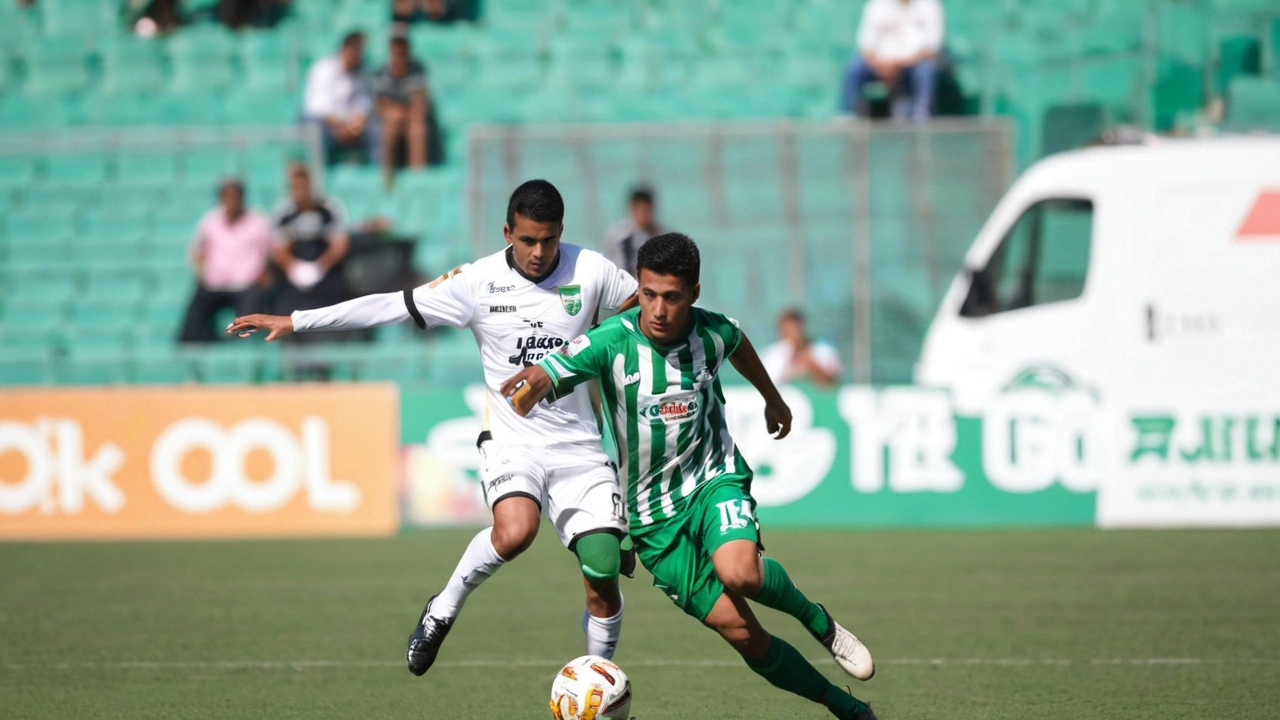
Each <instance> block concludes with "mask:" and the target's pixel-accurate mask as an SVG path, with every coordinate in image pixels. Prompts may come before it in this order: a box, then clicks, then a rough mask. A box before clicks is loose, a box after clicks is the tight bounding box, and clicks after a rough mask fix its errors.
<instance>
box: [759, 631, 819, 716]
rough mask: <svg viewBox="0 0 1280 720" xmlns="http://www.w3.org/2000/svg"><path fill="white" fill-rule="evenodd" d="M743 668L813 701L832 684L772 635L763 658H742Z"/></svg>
mask: <svg viewBox="0 0 1280 720" xmlns="http://www.w3.org/2000/svg"><path fill="white" fill-rule="evenodd" d="M742 659H743V660H745V661H746V662H747V667H749V668H751V670H752V671H754V672H755V674H757V675H759V676H760V677H762V678H764V679H765V680H768V681H769V684H771V685H773V686H774V687H777V688H782V689H783V690H786V691H787V692H793V693H795V694H796V695H799V696H800V697H802V698H807V699H809V700H812V701H813V702H816V703H820V702H824V701H825V700H826V698H827V692H828V691H829V690H830V689H831V688H832V687H834V686H832V684H831V681H829V680H827V678H826V677H825V676H824V675H823V674H822V673H820V672H818V669H817V668H815V667H814V666H812V665H810V664H809V661H808V660H805V659H804V656H803V655H801V654H800V653H799V652H798V651H797V650H796V649H795V648H793V647H791V645H790V644H789V643H787V641H786V640H783V639H782V638H780V637H774V638H773V639H772V641H771V642H770V643H769V649H768V650H767V651H765V654H764V657H762V658H759V659H753V658H749V657H745V656H744V657H743V658H742Z"/></svg>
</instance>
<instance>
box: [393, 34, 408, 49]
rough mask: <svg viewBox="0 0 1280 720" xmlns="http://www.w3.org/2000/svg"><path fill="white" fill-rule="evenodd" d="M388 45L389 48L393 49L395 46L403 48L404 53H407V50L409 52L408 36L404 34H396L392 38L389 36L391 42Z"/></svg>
mask: <svg viewBox="0 0 1280 720" xmlns="http://www.w3.org/2000/svg"><path fill="white" fill-rule="evenodd" d="M388 47H390V48H391V49H393V50H394V49H395V48H397V47H401V48H404V51H405V54H408V52H409V38H407V37H405V36H403V35H396V36H395V37H392V38H391V44H390V45H389V46H388Z"/></svg>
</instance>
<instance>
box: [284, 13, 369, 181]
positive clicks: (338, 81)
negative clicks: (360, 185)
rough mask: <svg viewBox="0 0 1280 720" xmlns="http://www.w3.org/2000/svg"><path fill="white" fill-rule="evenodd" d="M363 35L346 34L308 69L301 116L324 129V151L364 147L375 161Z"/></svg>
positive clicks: (355, 33) (356, 33) (357, 33)
mask: <svg viewBox="0 0 1280 720" xmlns="http://www.w3.org/2000/svg"><path fill="white" fill-rule="evenodd" d="M363 62H364V35H363V34H361V33H359V32H351V33H347V35H346V36H345V37H343V38H342V48H341V49H340V50H339V51H338V53H337V54H336V55H330V56H328V57H322V58H319V59H317V60H316V61H315V62H314V63H312V64H311V69H310V70H308V71H307V88H306V94H305V95H304V96H303V103H302V118H303V119H304V120H307V121H310V122H315V123H319V124H320V126H321V127H322V128H323V129H324V136H325V145H326V151H328V149H329V148H330V147H335V146H336V147H337V148H344V149H345V148H353V147H354V148H363V149H364V150H365V151H366V152H367V153H368V155H369V162H371V163H376V162H377V161H378V150H379V143H378V138H377V133H376V132H374V130H375V128H374V127H373V125H374V123H372V122H370V120H371V117H370V115H371V113H372V111H373V98H372V96H371V95H370V94H369V87H368V85H367V83H366V82H365V78H364V75H363V74H362V73H361V65H362V64H363Z"/></svg>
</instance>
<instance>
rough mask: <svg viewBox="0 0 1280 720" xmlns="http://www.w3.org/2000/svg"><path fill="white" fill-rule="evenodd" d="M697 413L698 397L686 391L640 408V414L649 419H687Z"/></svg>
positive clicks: (671, 420) (665, 420)
mask: <svg viewBox="0 0 1280 720" xmlns="http://www.w3.org/2000/svg"><path fill="white" fill-rule="evenodd" d="M697 413H698V399H697V396H696V395H694V394H693V393H687V394H684V395H679V396H676V397H672V398H667V399H665V400H661V401H659V402H655V403H652V404H650V405H646V406H645V407H643V408H641V409H640V416H641V417H645V418H648V419H649V420H650V421H654V420H661V421H662V422H676V421H679V420H687V419H689V418H691V417H693V416H694V415H696V414H697Z"/></svg>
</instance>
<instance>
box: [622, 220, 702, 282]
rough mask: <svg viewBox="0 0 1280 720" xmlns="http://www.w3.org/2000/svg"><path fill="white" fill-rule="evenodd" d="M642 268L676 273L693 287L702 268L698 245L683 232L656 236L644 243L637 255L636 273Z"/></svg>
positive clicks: (661, 273) (666, 273) (661, 272)
mask: <svg viewBox="0 0 1280 720" xmlns="http://www.w3.org/2000/svg"><path fill="white" fill-rule="evenodd" d="M641 270H649V271H650V272H655V273H658V274H659V275H674V276H676V277H678V278H681V279H683V280H684V281H685V282H687V283H689V286H690V287H693V286H694V285H697V284H698V275H699V273H700V272H701V270H702V258H701V257H700V256H699V254H698V245H697V243H695V242H694V241H693V239H692V238H690V237H689V236H688V235H684V234H682V233H665V234H663V235H658V236H655V237H653V238H651V239H650V240H649V242H647V243H645V244H644V245H642V246H641V247H640V252H639V253H638V254H637V255H636V273H639V272H640V271H641Z"/></svg>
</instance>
